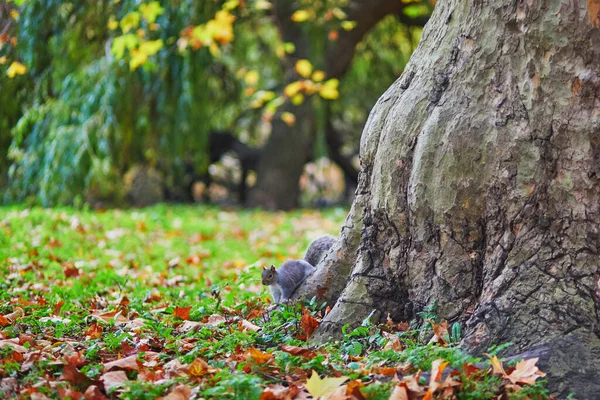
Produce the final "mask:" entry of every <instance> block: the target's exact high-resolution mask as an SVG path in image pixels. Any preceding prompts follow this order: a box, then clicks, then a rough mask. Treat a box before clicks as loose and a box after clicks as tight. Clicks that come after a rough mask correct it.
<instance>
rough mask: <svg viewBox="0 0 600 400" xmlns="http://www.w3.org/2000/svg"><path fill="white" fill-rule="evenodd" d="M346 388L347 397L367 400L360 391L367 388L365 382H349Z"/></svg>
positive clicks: (357, 380)
mask: <svg viewBox="0 0 600 400" xmlns="http://www.w3.org/2000/svg"><path fill="white" fill-rule="evenodd" d="M345 386H346V395H347V396H353V397H354V398H356V399H358V400H365V397H364V396H363V394H362V393H361V391H360V388H361V387H363V386H365V384H364V382H363V381H361V380H360V379H355V380H353V381H350V382H348V384H347V385H345Z"/></svg>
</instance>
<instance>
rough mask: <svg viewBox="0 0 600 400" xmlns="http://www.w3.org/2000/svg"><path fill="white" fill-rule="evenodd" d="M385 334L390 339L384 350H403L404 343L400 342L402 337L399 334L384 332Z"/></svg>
mask: <svg viewBox="0 0 600 400" xmlns="http://www.w3.org/2000/svg"><path fill="white" fill-rule="evenodd" d="M382 333H383V336H384V337H385V338H387V339H388V342H387V343H386V344H385V346H383V350H394V351H402V350H403V348H402V343H400V338H399V337H398V336H397V335H392V334H391V333H387V332H382Z"/></svg>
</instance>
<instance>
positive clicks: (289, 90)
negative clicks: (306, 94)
mask: <svg viewBox="0 0 600 400" xmlns="http://www.w3.org/2000/svg"><path fill="white" fill-rule="evenodd" d="M300 89H302V82H299V81H296V82H292V83H290V84H289V85H287V86H286V87H285V88H284V89H283V94H285V95H286V96H287V97H293V96H294V95H296V93H298V92H299V91H300Z"/></svg>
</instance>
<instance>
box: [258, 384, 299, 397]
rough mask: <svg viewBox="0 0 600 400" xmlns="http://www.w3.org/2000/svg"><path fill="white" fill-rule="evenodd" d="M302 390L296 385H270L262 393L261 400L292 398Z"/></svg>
mask: <svg viewBox="0 0 600 400" xmlns="http://www.w3.org/2000/svg"><path fill="white" fill-rule="evenodd" d="M299 392H300V389H299V388H298V386H296V385H290V386H289V387H285V386H283V385H269V386H267V387H266V388H265V390H264V391H263V392H262V393H261V395H260V400H292V399H294V398H295V397H296V395H297V394H298V393H299Z"/></svg>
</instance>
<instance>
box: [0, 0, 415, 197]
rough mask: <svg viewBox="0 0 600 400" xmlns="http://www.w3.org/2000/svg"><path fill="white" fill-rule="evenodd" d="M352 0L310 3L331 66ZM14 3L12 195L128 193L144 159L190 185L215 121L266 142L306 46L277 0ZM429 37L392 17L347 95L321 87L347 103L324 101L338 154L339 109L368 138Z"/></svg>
mask: <svg viewBox="0 0 600 400" xmlns="http://www.w3.org/2000/svg"><path fill="white" fill-rule="evenodd" d="M347 3H348V2H347V0H328V1H325V2H312V1H306V2H304V1H303V2H301V4H299V9H301V11H303V12H305V13H306V17H307V18H306V20H304V22H301V29H302V32H303V33H304V34H305V36H306V38H305V39H306V41H307V49H304V50H302V51H306V52H307V54H306V55H302V56H303V57H307V58H308V59H309V61H310V62H311V63H312V65H314V66H315V67H317V68H321V69H323V68H324V62H325V61H324V60H325V54H326V51H327V45H328V41H327V33H328V32H329V31H331V30H342V31H343V30H352V29H354V21H348V20H347V17H346V15H345V12H344V7H345V6H346V5H347ZM10 6H11V7H13V8H14V9H15V11H18V14H19V16H18V18H16V19H14V20H12V21H11V23H10V26H9V28H10V29H9V31H8V33H9V35H11V37H12V36H14V39H15V41H14V45H13V44H11V45H0V57H6V60H8V62H7V63H6V64H7V65H8V64H10V62H12V61H18V62H20V63H22V64H23V65H24V66H25V67H26V73H25V74H24V75H17V76H14V77H12V78H9V77H8V76H7V75H6V73H5V70H4V69H2V73H1V74H0V84H1V85H2V88H3V90H2V93H0V103H1V104H2V105H3V107H2V110H1V111H0V155H1V156H0V187H4V186H6V184H7V182H6V171H7V170H8V168H9V167H10V168H11V170H10V177H9V178H10V180H9V183H10V186H9V188H8V189H9V190H8V192H7V194H6V196H5V197H4V199H3V200H4V201H5V202H16V201H23V200H25V199H30V200H31V201H32V202H36V203H41V204H43V205H45V206H49V205H55V204H81V203H82V201H85V200H92V199H105V198H106V199H111V200H113V201H118V200H119V199H120V197H121V196H122V193H121V189H120V187H121V181H122V176H123V174H124V173H125V171H127V170H128V169H129V168H131V167H132V166H133V165H135V164H140V163H141V164H146V165H150V166H154V167H155V168H157V169H159V170H160V171H161V172H162V174H163V176H164V177H165V184H166V185H169V186H175V187H177V185H183V183H182V177H183V175H184V171H183V170H184V166H185V165H186V164H188V165H193V166H194V168H195V169H196V171H197V172H205V171H206V169H207V167H208V163H209V160H208V157H207V134H208V132H209V131H210V130H211V129H215V130H219V129H233V130H235V131H236V133H237V134H238V135H239V136H240V138H242V139H243V141H245V142H248V143H251V144H262V143H264V141H265V138H266V136H267V135H268V134H269V129H270V127H269V125H268V120H269V119H270V118H271V117H272V116H273V113H274V111H275V110H276V108H277V107H278V106H280V105H281V104H282V103H283V102H284V101H287V100H284V97H283V95H282V93H283V89H284V86H285V83H286V80H287V79H288V77H287V76H286V75H288V74H289V64H290V63H292V64H293V62H295V61H294V60H295V58H296V57H298V54H296V52H297V51H298V50H297V49H296V46H295V45H294V43H291V42H287V43H284V42H283V41H282V40H281V37H280V32H279V31H278V29H277V26H276V25H275V24H274V23H273V20H272V19H271V18H270V17H269V15H268V9H269V8H270V7H271V6H272V5H271V4H270V3H269V2H267V1H256V2H247V4H245V6H244V7H241V6H238V3H237V2H235V1H233V2H232V1H229V2H224V1H214V2H197V1H191V0H188V1H182V2H175V3H172V2H163V1H149V0H144V1H141V2H140V1H138V0H121V1H118V2H116V1H115V2H113V1H106V2H76V1H61V0H43V1H42V0H27V1H23V0H18V1H12V2H11V5H10ZM219 10H226V11H227V15H230V14H229V13H231V16H232V17H235V18H236V20H235V22H234V23H233V27H232V32H227V29H225V31H221V30H219V29H220V28H223V27H224V25H222V24H221V25H219V23H218V21H216V20H217V19H218V18H217V17H216V16H217V15H223V14H218V12H219ZM421 11H422V10H421ZM415 15H416V14H415ZM419 15H421V14H419ZM215 21H216V22H215ZM222 21H223V20H221V22H222ZM211 23H212V25H211ZM299 23H300V22H299ZM225 25H226V24H225ZM207 34H210V35H209V36H210V38H209V39H210V40H208V39H207V37H205V36H206V35H207ZM219 35H221V36H219ZM229 35H231V39H233V40H232V41H231V42H229V39H230V38H229ZM418 38H419V29H417V28H410V29H409V28H407V27H406V26H404V25H403V24H400V23H399V22H398V21H397V20H396V19H394V18H393V17H388V18H386V19H385V20H384V21H382V22H381V23H380V24H378V25H377V26H376V27H375V28H374V29H373V30H372V31H371V32H370V33H369V34H368V35H366V37H365V39H364V40H363V42H361V43H360V44H359V45H358V47H357V53H356V56H355V61H354V63H353V64H352V68H351V69H350V71H349V72H348V73H347V74H346V75H345V76H344V77H342V79H341V81H340V83H339V93H341V94H342V95H341V97H339V98H337V96H338V88H337V80H329V81H327V82H326V83H324V87H325V88H327V89H328V90H327V91H326V92H322V93H321V95H322V96H323V97H328V98H331V99H334V98H337V100H333V101H327V102H325V101H323V100H322V99H321V100H318V99H316V98H315V99H314V101H313V102H311V106H312V107H313V108H315V109H317V115H318V119H319V121H320V122H319V127H318V130H319V132H318V137H319V140H318V143H319V144H320V145H319V146H317V150H316V151H317V152H318V153H319V155H324V154H325V152H326V150H325V145H324V143H325V142H324V138H323V129H324V126H325V123H326V119H328V118H332V119H333V120H334V121H335V123H336V125H337V126H338V128H342V129H341V130H342V131H343V132H345V133H344V137H345V141H346V144H347V146H346V147H347V150H353V149H354V148H355V147H356V144H357V143H358V140H357V138H358V135H359V134H360V131H361V128H362V124H363V123H364V120H365V119H366V116H367V113H368V110H369V109H370V108H371V107H372V105H373V104H374V102H375V100H376V99H377V97H378V96H379V95H380V94H381V93H382V92H383V91H384V90H385V88H387V87H388V86H389V85H390V84H391V83H392V82H393V81H394V79H395V78H396V77H397V76H398V75H399V74H400V73H401V72H402V68H403V66H404V65H405V64H406V62H407V60H408V57H409V55H410V53H411V52H412V50H413V48H414V45H415V43H416V42H417V41H418ZM202 40H208V41H210V42H211V44H210V45H208V44H205V43H203V42H202ZM195 41H196V42H195ZM207 43H208V42H207ZM195 44H199V45H198V46H196V45H195ZM325 79H327V78H326V77H325ZM333 86H335V87H333ZM350 90H351V91H352V92H350ZM357 92H360V93H361V96H354V95H352V93H357ZM294 101H303V100H302V99H300V98H299V97H297V96H296V98H295V99H294ZM256 104H260V105H259V106H258V107H257V106H256ZM330 106H331V114H329V113H327V112H325V110H326V109H327V108H328V107H330ZM255 107H257V108H255ZM292 111H293V110H292ZM292 118H293V115H292V114H288V115H287V121H293V120H292Z"/></svg>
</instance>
